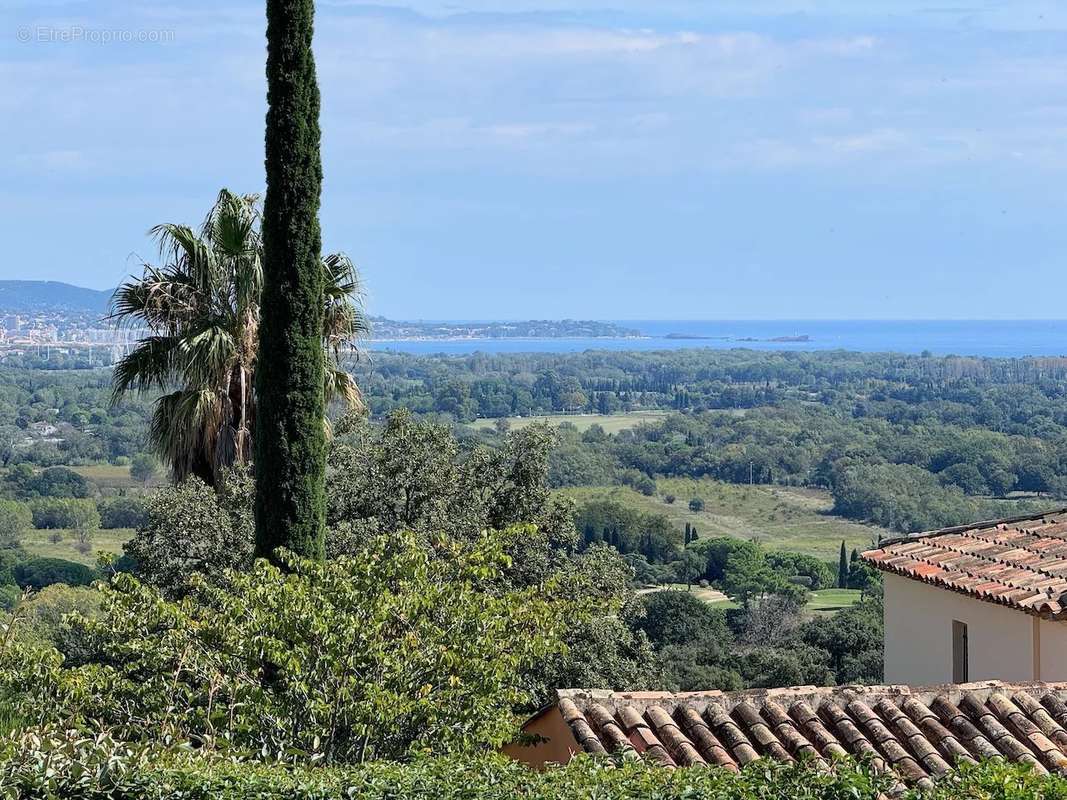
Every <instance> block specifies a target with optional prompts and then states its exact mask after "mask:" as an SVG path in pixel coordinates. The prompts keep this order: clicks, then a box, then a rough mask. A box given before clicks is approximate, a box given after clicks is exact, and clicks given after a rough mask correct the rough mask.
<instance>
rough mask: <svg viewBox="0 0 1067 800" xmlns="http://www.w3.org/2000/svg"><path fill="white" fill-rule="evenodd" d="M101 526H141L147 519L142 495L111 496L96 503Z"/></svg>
mask: <svg viewBox="0 0 1067 800" xmlns="http://www.w3.org/2000/svg"><path fill="white" fill-rule="evenodd" d="M96 507H97V510H98V511H99V512H100V527H101V528H140V527H141V526H142V525H144V523H145V520H146V519H147V515H146V511H145V501H144V499H143V498H140V497H130V496H126V497H110V498H107V499H105V500H101V501H100V502H98V503H97V504H96Z"/></svg>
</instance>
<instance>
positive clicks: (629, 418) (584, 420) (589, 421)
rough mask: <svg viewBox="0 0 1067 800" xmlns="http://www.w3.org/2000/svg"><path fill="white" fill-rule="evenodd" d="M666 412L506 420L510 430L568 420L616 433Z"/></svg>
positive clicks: (481, 422)
mask: <svg viewBox="0 0 1067 800" xmlns="http://www.w3.org/2000/svg"><path fill="white" fill-rule="evenodd" d="M667 413H668V412H666V411H633V412H631V413H629V414H551V415H549V416H546V417H508V418H507V420H508V422H509V423H510V424H511V428H512V430H520V429H522V428H525V427H527V426H528V425H533V424H534V423H535V422H547V423H548V424H549V425H551V426H553V427H555V426H557V425H559V424H560V423H563V422H569V423H571V424H572V425H574V426H575V427H576V428H577V429H578V430H579V431H585V430H587V429H588V428H589V427H591V426H592V425H599V426H600V427H601V428H603V429H604V431H605V432H607V433H618V432H619V431H625V430H629V429H630V428H632V427H634V426H635V425H637V424H638V423H641V422H658V421H659V420H661V419H663V418H664V417H666V416H667ZM495 425H496V420H495V419H477V420H475V421H474V422H472V423H471V427H472V428H477V429H479V430H487V429H492V428H493V427H495Z"/></svg>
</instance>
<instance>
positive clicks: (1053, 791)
mask: <svg viewBox="0 0 1067 800" xmlns="http://www.w3.org/2000/svg"><path fill="white" fill-rule="evenodd" d="M891 783H892V782H891V780H889V779H888V778H887V777H886V776H884V775H877V774H874V773H873V772H872V771H870V770H869V769H867V768H866V767H864V766H863V765H858V764H856V763H854V762H851V761H848V760H843V761H839V762H835V763H834V764H833V765H832V767H831V768H830V769H828V770H817V769H815V768H814V767H812V766H811V765H809V764H806V763H803V762H802V763H796V764H788V765H786V764H779V763H776V762H773V761H770V760H767V759H761V760H759V761H756V762H754V763H752V764H751V765H749V766H747V767H745V768H744V769H742V770H741V771H740V773H733V772H729V771H727V770H725V769H718V768H707V767H696V768H690V769H677V770H666V769H663V768H662V767H657V766H653V765H650V764H649V763H647V762H645V761H641V760H632V761H626V762H622V763H619V764H613V763H610V762H608V763H605V762H603V761H597V760H594V759H591V758H588V757H584V756H583V757H580V758H577V759H575V760H574V761H572V762H571V763H570V764H568V765H567V766H565V767H557V768H551V769H546V770H544V771H542V772H538V771H534V770H531V769H529V768H528V767H526V766H524V765H523V764H520V763H517V762H514V761H509V760H507V759H506V758H504V757H501V756H494V755H485V756H480V757H462V758H456V757H436V758H425V757H424V758H419V759H416V760H415V761H414V762H413V763H409V764H397V763H389V762H377V763H372V764H367V765H364V766H361V767H349V768H337V767H334V768H317V769H316V768H291V767H287V766H285V765H280V764H264V763H255V762H245V763H242V762H232V761H224V760H219V759H213V758H210V757H206V756H203V755H197V754H193V753H190V752H188V751H182V750H172V751H169V752H168V751H164V750H162V749H161V748H159V747H158V746H157V747H147V746H143V745H141V746H139V745H131V744H128V743H124V742H121V741H117V740H116V739H114V738H113V737H112V736H110V735H108V734H106V733H101V734H96V735H93V736H79V735H77V734H73V733H60V732H56V731H43V732H32V733H26V734H24V735H22V736H20V737H18V738H13V739H9V740H8V741H6V742H4V743H2V744H0V796H5V797H19V798H26V800H37V798H42V800H43V798H55V797H63V798H68V799H69V800H135V799H139V798H144V797H151V798H154V799H155V800H216V799H219V800H383V798H406V799H410V800H512V798H516V797H522V798H525V799H526V800H588V799H589V798H594V797H595V798H603V800H647V798H656V800H696V799H697V798H699V800H756V798H767V799H768V800H770V799H772V798H790V800H846V798H847V799H848V800H875V798H878V797H883V796H886V795H887V794H888V792H889V791H890V790H891V788H892V787H891ZM922 798H923V800H972V799H973V798H989V799H990V800H992V799H994V798H995V799H997V800H1007V798H1010V800H1064V798H1067V780H1065V779H1064V778H1062V777H1058V776H1052V777H1043V776H1039V775H1037V774H1035V773H1034V772H1033V771H1031V770H1029V769H1027V768H1025V767H1020V766H1017V765H1010V764H1003V763H999V762H985V763H982V764H979V765H977V766H970V765H966V764H965V765H962V766H961V768H960V771H959V772H957V773H954V774H951V775H950V776H947V777H946V778H944V779H942V780H940V781H939V782H938V783H937V784H936V786H935V787H934V788H932V789H930V790H928V791H927V792H925V793H923V794H922ZM904 800H919V793H918V792H915V791H911V792H907V793H906V794H905V796H904Z"/></svg>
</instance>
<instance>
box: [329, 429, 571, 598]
mask: <svg viewBox="0 0 1067 800" xmlns="http://www.w3.org/2000/svg"><path fill="white" fill-rule="evenodd" d="M554 439H555V437H554V436H553V434H552V432H551V431H549V429H548V428H547V427H546V426H543V425H531V426H529V427H526V428H524V429H522V430H520V431H512V432H510V433H508V434H506V436H505V437H504V440H503V442H502V443H501V445H500V446H499V447H495V448H489V447H469V446H468V447H463V446H462V445H461V443H460V442H459V441H457V439H456V437H455V435H454V434H453V433H452V431H451V430H450V429H449V428H448V427H447V426H444V425H439V424H436V423H433V422H430V421H428V420H420V419H416V418H415V417H413V416H412V415H411V414H410V413H409V412H406V411H397V412H394V413H393V414H391V415H390V416H389V418H388V419H387V420H386V421H385V424H384V425H381V426H375V425H370V424H368V423H366V422H365V421H363V420H361V419H359V418H355V417H347V418H345V419H343V420H341V421H340V422H339V423H338V424H337V426H336V431H335V439H334V441H333V443H332V444H331V447H330V455H329V481H328V487H327V488H328V492H329V514H328V522H329V527H330V536H329V540H328V543H327V545H328V551H329V552H330V553H331V554H334V553H343V552H345V551H346V549H347V548H351V547H358V546H359V544H360V542H362V541H364V540H366V539H367V538H370V537H373V536H376V535H378V534H379V533H380V532H392V531H398V530H412V531H415V532H417V533H420V534H424V535H430V534H433V533H436V532H438V531H442V530H447V531H449V532H450V533H451V535H453V536H455V537H457V538H473V537H477V536H478V535H479V534H480V532H481V531H483V530H485V529H486V528H493V529H497V530H500V529H503V528H506V527H507V526H509V525H515V524H518V523H530V524H535V525H537V528H538V534H537V536H538V538H540V539H542V540H543V541H542V542H541V544H547V545H548V546H549V548H550V549H557V550H560V549H568V548H572V547H573V546H574V545H575V544H576V534H575V530H574V525H573V523H572V521H571V514H572V511H571V506H570V504H569V503H567V502H566V501H564V500H561V499H557V498H554V497H552V496H551V494H550V492H549V489H548V486H547V481H546V478H547V473H548V457H549V451H550V449H551V447H552V443H553V441H554ZM527 544H530V543H528V542H521V541H520V542H516V543H515V546H516V547H524V546H526V545H527ZM535 544H536V543H535ZM527 549H530V548H527ZM539 549H541V550H542V556H538V557H534V556H533V553H527V554H526V556H525V557H522V558H520V557H518V556H519V554H518V553H516V558H515V563H514V567H513V568H514V569H515V570H523V571H528V572H529V573H530V574H529V575H528V580H535V579H536V575H535V573H537V572H538V571H539V570H543V569H544V568H547V566H548V565H547V564H545V563H544V562H543V558H544V552H545V551H544V548H543V547H541V548H539ZM539 565H540V566H539Z"/></svg>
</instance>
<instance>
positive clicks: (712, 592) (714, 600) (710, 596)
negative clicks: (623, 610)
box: [637, 583, 732, 605]
mask: <svg viewBox="0 0 1067 800" xmlns="http://www.w3.org/2000/svg"><path fill="white" fill-rule="evenodd" d="M668 590H675V591H681V592H686V591H688V592H692V594H693V596H694V597H696V598H699V599H700V600H703V601H704V602H705V603H711V604H712V605H720V604H727V605H732V603H731V601H730V598H729V597H727V596H726V595H724V594H723V593H722V592H720V591H719V590H718V589H712V588H707V589H705V588H704V587H702V586H697V585H696V584H693V586H692V587H687V586H686V585H685V584H684V583H668V584H667V585H665V586H657V587H655V588H650V589H639V590H638V591H637V593H638V594H652V593H653V592H665V591H668Z"/></svg>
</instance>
